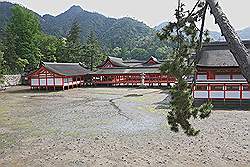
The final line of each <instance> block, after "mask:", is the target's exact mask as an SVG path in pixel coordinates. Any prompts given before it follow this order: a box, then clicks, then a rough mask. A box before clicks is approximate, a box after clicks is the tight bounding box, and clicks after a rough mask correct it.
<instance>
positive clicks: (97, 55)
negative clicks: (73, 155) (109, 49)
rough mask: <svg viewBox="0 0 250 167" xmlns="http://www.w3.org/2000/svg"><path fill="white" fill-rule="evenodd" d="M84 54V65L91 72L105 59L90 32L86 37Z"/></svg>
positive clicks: (93, 35)
mask: <svg viewBox="0 0 250 167" xmlns="http://www.w3.org/2000/svg"><path fill="white" fill-rule="evenodd" d="M85 54H86V55H85V64H86V65H87V66H88V67H89V68H90V69H91V70H93V69H94V67H95V66H97V65H99V64H100V63H101V62H102V61H103V60H104V59H105V54H104V52H103V51H102V49H101V46H100V44H99V42H98V40H97V39H96V36H95V34H94V33H93V32H91V33H90V35H89V37H88V40H87V44H86V46H85Z"/></svg>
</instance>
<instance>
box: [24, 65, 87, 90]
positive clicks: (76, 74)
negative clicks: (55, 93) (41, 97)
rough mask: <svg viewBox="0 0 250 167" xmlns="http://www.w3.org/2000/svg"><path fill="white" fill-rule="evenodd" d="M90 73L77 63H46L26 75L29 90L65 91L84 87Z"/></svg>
mask: <svg viewBox="0 0 250 167" xmlns="http://www.w3.org/2000/svg"><path fill="white" fill-rule="evenodd" d="M89 73H90V71H89V70H87V69H86V68H84V67H82V65H81V64H79V63H47V62H43V63H42V64H41V66H40V68H39V69H38V70H36V71H34V72H32V73H31V74H29V75H28V79H29V84H30V86H31V89H54V90H55V89H57V88H60V89H63V90H64V89H65V88H68V89H69V88H73V87H79V86H82V85H84V83H85V82H84V78H85V76H86V75H87V74H89Z"/></svg>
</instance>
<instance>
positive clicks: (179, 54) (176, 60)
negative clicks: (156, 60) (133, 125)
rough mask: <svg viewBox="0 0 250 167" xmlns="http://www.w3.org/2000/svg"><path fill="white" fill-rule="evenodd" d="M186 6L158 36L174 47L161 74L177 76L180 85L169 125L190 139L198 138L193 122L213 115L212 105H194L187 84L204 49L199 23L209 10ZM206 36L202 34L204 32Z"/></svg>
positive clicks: (201, 5)
mask: <svg viewBox="0 0 250 167" xmlns="http://www.w3.org/2000/svg"><path fill="white" fill-rule="evenodd" d="M184 6H185V5H184V4H183V3H180V1H179V4H178V9H177V10H176V13H175V17H176V22H170V23H169V24H168V25H167V26H166V27H165V28H164V29H163V32H161V33H160V34H159V37H160V38H161V40H168V41H169V42H170V43H172V44H174V49H173V52H172V54H171V55H170V56H169V57H168V59H167V61H166V63H165V64H164V65H163V66H162V67H161V71H162V72H164V73H167V74H169V75H172V76H175V77H176V79H177V84H176V85H175V86H174V87H173V88H172V90H171V92H170V93H171V96H172V101H171V111H169V112H168V116H167V118H168V123H169V124H170V126H171V130H172V131H174V132H178V131H179V129H180V127H181V128H182V129H183V130H184V132H185V133H186V134H187V135H191V136H194V135H197V134H198V132H199V130H196V129H195V128H194V127H193V126H192V125H191V123H190V119H191V118H194V119H196V118H198V117H199V118H201V119H204V118H206V117H208V116H209V115H210V113H211V109H212V105H211V104H210V103H206V104H203V105H202V106H200V107H195V106H194V105H193V97H192V90H191V88H192V86H193V85H190V84H189V83H188V81H187V80H188V78H189V77H190V76H192V75H193V73H194V71H195V64H192V63H190V59H191V58H192V54H193V53H197V52H198V50H199V49H200V47H201V43H200V42H201V41H202V40H201V39H200V38H199V35H198V34H199V29H198V28H197V22H198V21H199V20H201V17H202V16H203V13H204V11H205V9H206V6H205V4H204V3H197V4H196V6H195V8H194V9H193V10H192V11H191V12H190V11H185V10H184ZM202 33H203V32H202Z"/></svg>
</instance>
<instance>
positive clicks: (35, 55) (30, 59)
mask: <svg viewBox="0 0 250 167" xmlns="http://www.w3.org/2000/svg"><path fill="white" fill-rule="evenodd" d="M40 33H41V32H40V24H39V21H38V18H37V16H35V15H34V14H33V13H32V12H31V11H29V10H28V9H26V8H24V7H21V6H19V5H16V6H15V7H13V8H12V18H11V20H10V22H9V24H8V26H7V28H6V37H5V39H4V45H5V50H4V60H5V62H6V65H7V67H8V68H9V71H10V72H11V73H20V72H23V71H25V70H27V71H31V70H33V69H34V68H36V67H37V65H38V64H39V62H40V51H39V49H38V48H37V46H36V45H35V43H36V42H35V41H36V38H37V36H38V35H39V34H40Z"/></svg>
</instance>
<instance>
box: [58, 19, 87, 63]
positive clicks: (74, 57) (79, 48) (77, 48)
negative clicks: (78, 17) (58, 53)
mask: <svg viewBox="0 0 250 167" xmlns="http://www.w3.org/2000/svg"><path fill="white" fill-rule="evenodd" d="M80 33H81V27H80V25H79V23H78V22H74V23H73V24H72V27H71V29H70V31H69V34H68V36H67V38H66V41H65V47H64V49H63V58H62V60H61V61H62V62H67V63H76V62H79V61H81V60H83V56H84V54H83V45H82V43H81V40H80Z"/></svg>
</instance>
